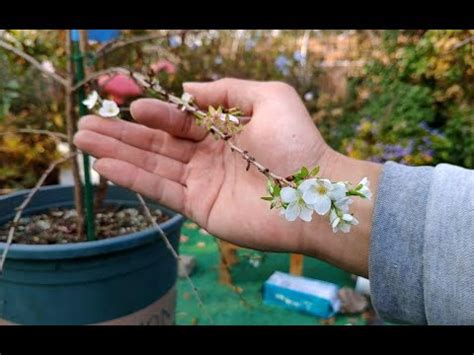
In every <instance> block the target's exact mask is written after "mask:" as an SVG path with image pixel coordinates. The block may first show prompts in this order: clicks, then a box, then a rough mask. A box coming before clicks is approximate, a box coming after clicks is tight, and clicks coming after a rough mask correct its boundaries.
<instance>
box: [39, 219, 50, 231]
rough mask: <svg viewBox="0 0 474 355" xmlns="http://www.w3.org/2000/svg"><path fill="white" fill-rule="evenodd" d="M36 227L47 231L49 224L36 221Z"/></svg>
mask: <svg viewBox="0 0 474 355" xmlns="http://www.w3.org/2000/svg"><path fill="white" fill-rule="evenodd" d="M36 225H37V226H38V227H39V228H40V229H41V230H47V229H49V228H51V223H49V222H48V221H38V222H36Z"/></svg>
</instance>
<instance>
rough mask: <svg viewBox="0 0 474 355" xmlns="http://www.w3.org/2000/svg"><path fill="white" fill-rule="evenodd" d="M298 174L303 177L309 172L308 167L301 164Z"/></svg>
mask: <svg viewBox="0 0 474 355" xmlns="http://www.w3.org/2000/svg"><path fill="white" fill-rule="evenodd" d="M299 174H300V177H301V178H302V179H304V178H305V177H306V176H308V174H309V171H308V168H307V167H306V166H303V167H302V168H301V170H300V173H299Z"/></svg>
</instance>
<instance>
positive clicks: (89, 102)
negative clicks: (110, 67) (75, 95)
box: [82, 91, 99, 110]
mask: <svg viewBox="0 0 474 355" xmlns="http://www.w3.org/2000/svg"><path fill="white" fill-rule="evenodd" d="M98 100H99V94H98V93H97V91H92V92H91V93H90V94H89V96H87V99H85V100H84V101H82V103H83V104H84V105H85V106H86V107H87V108H88V109H89V110H92V109H93V108H94V106H95V105H96V104H97V101H98Z"/></svg>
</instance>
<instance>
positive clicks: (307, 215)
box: [300, 207, 313, 222]
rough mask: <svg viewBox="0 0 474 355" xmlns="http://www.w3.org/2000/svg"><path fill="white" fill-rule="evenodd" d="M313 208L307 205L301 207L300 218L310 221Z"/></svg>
mask: <svg viewBox="0 0 474 355" xmlns="http://www.w3.org/2000/svg"><path fill="white" fill-rule="evenodd" d="M312 216H313V210H312V209H310V208H308V207H301V212H300V218H301V219H302V220H303V221H305V222H311V219H312V218H313V217H312Z"/></svg>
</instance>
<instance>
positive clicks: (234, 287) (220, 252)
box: [214, 238, 253, 308]
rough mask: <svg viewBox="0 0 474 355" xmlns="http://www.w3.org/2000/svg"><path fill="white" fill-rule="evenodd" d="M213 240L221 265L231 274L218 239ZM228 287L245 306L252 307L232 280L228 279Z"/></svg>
mask: <svg viewBox="0 0 474 355" xmlns="http://www.w3.org/2000/svg"><path fill="white" fill-rule="evenodd" d="M214 242H215V243H216V245H217V249H218V250H219V254H220V255H221V256H222V258H221V260H222V265H224V269H226V271H227V272H228V273H229V275H231V268H230V265H229V263H228V262H227V259H226V258H225V256H224V251H223V250H222V246H221V242H220V241H219V240H217V238H214ZM229 286H230V288H231V289H232V291H233V292H234V293H235V294H237V296H238V297H239V298H240V302H241V303H242V304H243V305H244V306H245V307H247V308H253V306H252V305H251V304H250V302H248V301H247V300H246V299H245V297H244V296H243V295H242V293H241V292H239V287H237V286H236V285H234V283H233V282H232V280H231V281H230V285H229Z"/></svg>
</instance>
